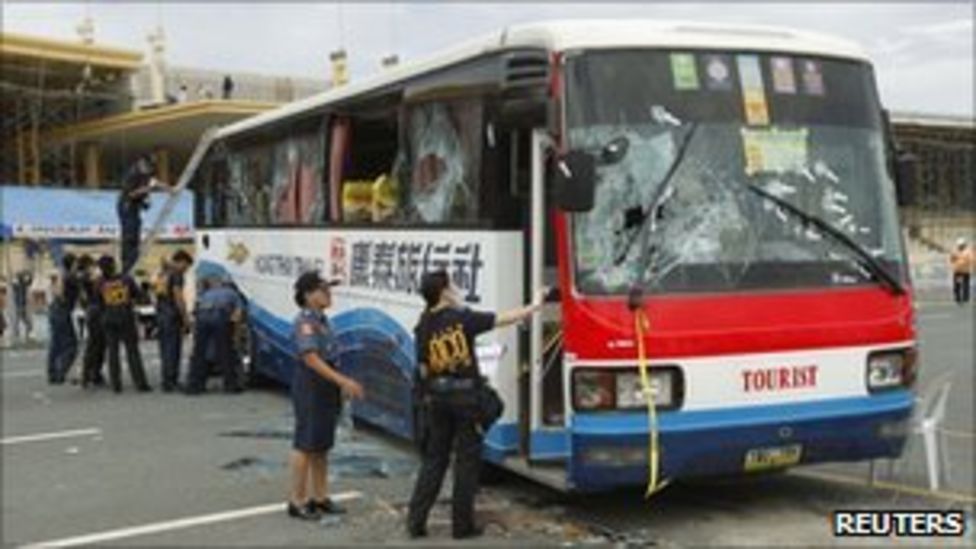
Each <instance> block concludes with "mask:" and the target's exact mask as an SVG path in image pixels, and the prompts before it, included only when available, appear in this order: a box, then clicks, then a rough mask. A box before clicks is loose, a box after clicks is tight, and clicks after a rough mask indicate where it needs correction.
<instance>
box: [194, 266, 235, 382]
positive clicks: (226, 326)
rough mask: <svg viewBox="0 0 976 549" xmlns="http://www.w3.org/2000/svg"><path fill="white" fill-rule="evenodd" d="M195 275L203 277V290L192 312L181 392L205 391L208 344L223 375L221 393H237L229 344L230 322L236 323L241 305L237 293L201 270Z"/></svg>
mask: <svg viewBox="0 0 976 549" xmlns="http://www.w3.org/2000/svg"><path fill="white" fill-rule="evenodd" d="M198 275H199V276H201V277H202V278H203V280H202V289H203V291H202V293H201V294H200V297H199V298H198V299H197V304H196V307H195V309H194V311H193V314H194V315H195V316H196V322H195V323H194V329H193V352H192V353H191V357H190V371H189V374H188V376H187V381H186V389H185V390H184V392H185V393H186V394H188V395H198V394H201V393H205V392H206V391H207V377H208V372H209V370H208V367H207V355H208V352H207V350H208V348H209V347H210V346H211V345H212V346H213V350H214V353H213V356H214V358H215V359H216V362H217V365H218V367H219V368H220V370H221V371H222V372H223V375H224V392H225V393H240V392H241V391H242V390H243V389H242V388H241V380H240V376H239V375H238V372H237V368H236V367H235V365H234V360H233V355H232V351H233V348H232V345H233V323H234V322H235V321H239V320H240V315H241V311H242V310H243V303H242V302H241V299H240V296H239V295H238V294H237V292H235V291H234V290H233V289H232V288H230V287H228V286H226V285H224V284H222V283H221V280H220V277H219V275H217V274H215V273H207V272H205V271H201V272H200V273H198Z"/></svg>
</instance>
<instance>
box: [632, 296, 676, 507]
mask: <svg viewBox="0 0 976 549" xmlns="http://www.w3.org/2000/svg"><path fill="white" fill-rule="evenodd" d="M649 328H650V321H649V320H648V319H647V314H646V313H644V311H643V309H640V308H638V309H637V310H635V311H634V331H635V332H636V334H637V365H638V367H639V368H640V380H641V390H642V391H643V392H644V396H645V401H646V403H647V424H648V434H649V437H648V448H647V467H648V471H647V492H645V494H644V497H645V498H650V497H651V496H652V495H654V493H655V492H657V491H658V490H660V489H661V488H664V487H665V486H666V485H667V484H668V481H667V480H665V481H663V482H661V483H660V484H658V481H657V478H658V467H659V463H658V462H659V460H660V454H661V452H660V448H659V443H658V433H657V410H656V409H655V407H654V394H653V391H652V390H651V379H650V374H648V372H647V351H646V349H645V348H644V332H645V331H646V330H647V329H649Z"/></svg>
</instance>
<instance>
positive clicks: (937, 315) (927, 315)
mask: <svg viewBox="0 0 976 549" xmlns="http://www.w3.org/2000/svg"><path fill="white" fill-rule="evenodd" d="M918 316H919V317H921V318H922V319H923V320H941V319H944V318H953V317H954V316H955V315H953V314H950V313H922V314H920V315H918Z"/></svg>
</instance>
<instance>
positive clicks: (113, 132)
mask: <svg viewBox="0 0 976 549" xmlns="http://www.w3.org/2000/svg"><path fill="white" fill-rule="evenodd" d="M79 34H80V39H78V40H61V39H52V38H46V37H40V36H32V35H25V34H18V33H11V32H3V33H2V34H0V113H2V116H0V150H2V155H0V185H2V186H3V187H4V189H0V191H9V192H0V199H3V197H6V198H7V201H8V202H12V201H13V200H14V199H13V198H11V197H18V198H17V199H18V200H21V201H23V200H24V199H25V197H26V196H29V193H25V192H24V191H25V190H27V189H31V188H37V189H39V190H43V191H45V192H39V193H38V194H37V199H36V201H37V202H38V208H40V209H45V206H47V208H46V209H48V210H49V209H51V208H58V209H59V210H61V211H59V212H48V211H45V212H36V213H44V215H43V216H40V217H38V219H42V218H43V219H44V220H47V221H48V222H50V221H51V220H53V219H58V218H63V220H64V223H63V224H57V225H51V224H50V223H47V224H45V225H44V227H43V228H42V227H40V226H35V227H33V229H34V230H33V232H31V231H30V230H26V231H25V228H24V227H23V226H22V225H21V226H15V225H14V224H15V223H16V221H17V220H14V219H12V217H15V216H8V217H11V219H0V228H3V229H4V230H5V234H3V235H0V236H3V244H2V245H0V246H2V249H0V279H2V280H11V279H12V275H13V274H14V273H17V272H19V271H21V270H23V269H28V270H30V271H31V272H33V273H34V280H35V282H34V286H33V287H34V289H35V293H37V294H38V295H37V298H36V299H35V301H36V302H37V303H38V306H39V307H43V302H44V301H45V299H44V297H43V294H44V293H45V291H46V289H47V288H46V286H47V279H48V274H49V273H51V272H53V270H54V264H55V263H56V262H57V258H58V257H59V256H60V255H61V254H62V253H63V252H65V251H75V252H87V253H92V254H96V255H97V254H101V253H115V252H116V251H117V241H116V238H117V237H116V236H115V235H114V234H110V233H109V232H106V230H105V226H107V225H114V223H115V218H114V215H113V213H114V207H112V205H111V203H109V204H108V206H107V207H106V206H105V205H104V204H103V205H102V206H101V209H100V210H99V209H98V207H97V206H96V205H97V204H99V203H104V202H105V200H106V198H107V197H106V192H107V191H109V190H112V189H116V188H118V187H119V186H120V184H121V181H122V178H123V176H124V174H125V173H126V170H128V169H129V167H130V166H131V165H132V163H133V162H134V161H135V160H136V159H137V158H138V157H139V156H141V155H144V154H151V155H153V156H154V158H155V160H156V163H157V166H158V178H159V179H161V180H162V181H164V182H167V183H175V182H176V181H177V180H178V178H179V175H180V173H181V172H182V170H183V167H184V166H185V164H186V162H187V161H188V159H189V158H190V156H191V155H192V153H193V151H194V149H195V148H196V146H197V143H198V141H199V139H200V136H201V135H202V134H203V132H204V131H206V129H207V128H209V127H212V126H222V125H225V124H230V123H232V122H235V121H237V120H240V119H242V118H245V117H248V116H252V115H255V114H258V113H261V112H265V111H267V110H269V109H272V108H275V107H277V106H279V105H281V104H283V103H286V102H289V101H294V100H297V99H300V98H302V97H306V96H309V95H312V94H315V93H319V92H321V91H324V90H325V89H327V88H328V87H329V83H328V81H327V79H326V78H322V79H320V80H319V79H310V78H295V77H288V76H280V75H262V74H246V73H224V72H220V71H213V70H204V69H197V68H192V67H179V66H169V65H168V64H167V63H166V60H165V40H164V37H163V33H162V31H160V30H156V31H155V32H153V33H151V34H150V35H149V36H148V47H147V52H146V53H144V52H142V51H140V50H138V49H130V48H125V47H117V46H110V45H106V44H101V43H98V42H96V41H95V40H94V29H93V25H91V23H90V21H86V22H85V23H84V24H82V25H81V26H80V27H79ZM228 84H229V85H228ZM47 188H51V189H47ZM55 188H56V189H57V190H58V191H59V194H57V195H56V196H57V197H58V200H57V201H49V200H47V199H46V198H45V197H49V196H55V195H52V194H51V193H46V191H47V190H51V191H54V190H55ZM69 190H70V191H75V192H77V193H78V200H77V203H78V204H86V205H91V206H92V207H89V208H78V209H77V211H75V212H73V211H72V209H71V208H64V207H63V206H64V205H65V204H66V203H70V202H71V200H70V198H69V196H70V193H65V192H64V191H69ZM15 191H16V192H15ZM109 194H111V193H109ZM108 198H110V197H108ZM186 198H189V197H188V196H187V197H186ZM28 200H30V199H28ZM66 201H67V202H66ZM163 201H164V198H163V197H162V196H159V197H158V198H154V199H153V202H154V204H153V205H154V209H153V210H150V213H151V212H153V211H158V208H157V206H158V204H156V203H155V202H159V203H160V204H161V203H162V202H163ZM0 206H11V204H6V205H4V204H0ZM82 210H84V211H85V212H87V213H88V214H89V215H87V216H86V215H81V211H82ZM4 211H8V212H9V208H6V209H5V208H3V207H0V212H4ZM94 211H103V212H105V215H104V216H105V217H107V219H105V220H103V223H104V225H101V226H97V225H93V224H92V221H91V219H90V218H91V217H92V216H91V213H92V212H94ZM55 214H56V215H55ZM73 214H77V215H73ZM151 224H152V219H151V218H148V217H146V216H145V215H144V223H143V225H144V227H146V228H148V226H149V225H151ZM38 231H41V233H43V234H44V235H46V236H37V235H39V234H41V233H38ZM164 233H165V235H166V236H165V241H164V242H163V244H162V245H160V246H154V247H153V248H151V249H150V250H149V252H148V254H147V256H146V257H145V259H144V261H142V262H141V263H140V265H139V266H138V268H137V271H136V274H137V275H140V274H141V275H142V276H147V275H148V274H150V273H151V272H153V271H155V270H156V268H157V267H158V265H159V258H160V257H161V256H164V255H167V254H169V253H171V252H172V250H173V249H174V248H175V247H177V246H184V247H186V246H189V245H191V243H192V240H191V239H192V227H191V231H189V232H186V231H182V230H176V231H173V230H167V231H164ZM17 234H19V235H21V236H19V237H18V236H16V235H17ZM98 235H104V238H101V239H100V238H97V236H98ZM2 280H0V281H2ZM2 285H3V284H0V286H2Z"/></svg>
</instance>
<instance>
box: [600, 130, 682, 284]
mask: <svg viewBox="0 0 976 549" xmlns="http://www.w3.org/2000/svg"><path fill="white" fill-rule="evenodd" d="M697 129H698V123H697V122H692V123H691V126H690V127H689V128H688V133H686V134H685V137H684V139H683V140H682V141H681V145H680V146H679V147H678V152H677V154H675V155H674V161H673V162H671V165H670V166H668V171H667V173H665V174H664V178H663V179H661V184H660V185H658V186H657V189H655V190H654V195H653V196H652V197H651V200H650V201H648V204H647V206H646V207H640V208H630V209H628V210H625V211H624V230H626V229H631V228H633V227H634V226H635V225H636V229H635V230H634V231H633V232H631V233H630V237H629V238H628V239H627V243H626V244H624V248H623V250H621V252H620V255H618V256H617V258H616V259H615V260H614V262H613V264H614V266H618V265H620V264H621V263H623V262H624V260H625V259H627V254H629V253H630V248H631V247H632V246H633V245H634V242H636V241H637V237H638V236H639V235H641V234H642V233H643V232H644V227H645V226H647V221H648V220H649V219H652V218H654V216H656V215H657V212H658V210H659V209H660V208H661V206H663V205H664V203H665V202H666V201H667V200H668V199H669V198H671V195H672V193H669V192H668V191H669V190H671V189H672V186H671V180H672V179H673V178H674V174H675V173H677V171H678V167H679V166H681V162H682V161H683V160H684V158H685V153H686V152H688V145H690V144H691V138H692V137H694V135H695V130H697Z"/></svg>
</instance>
